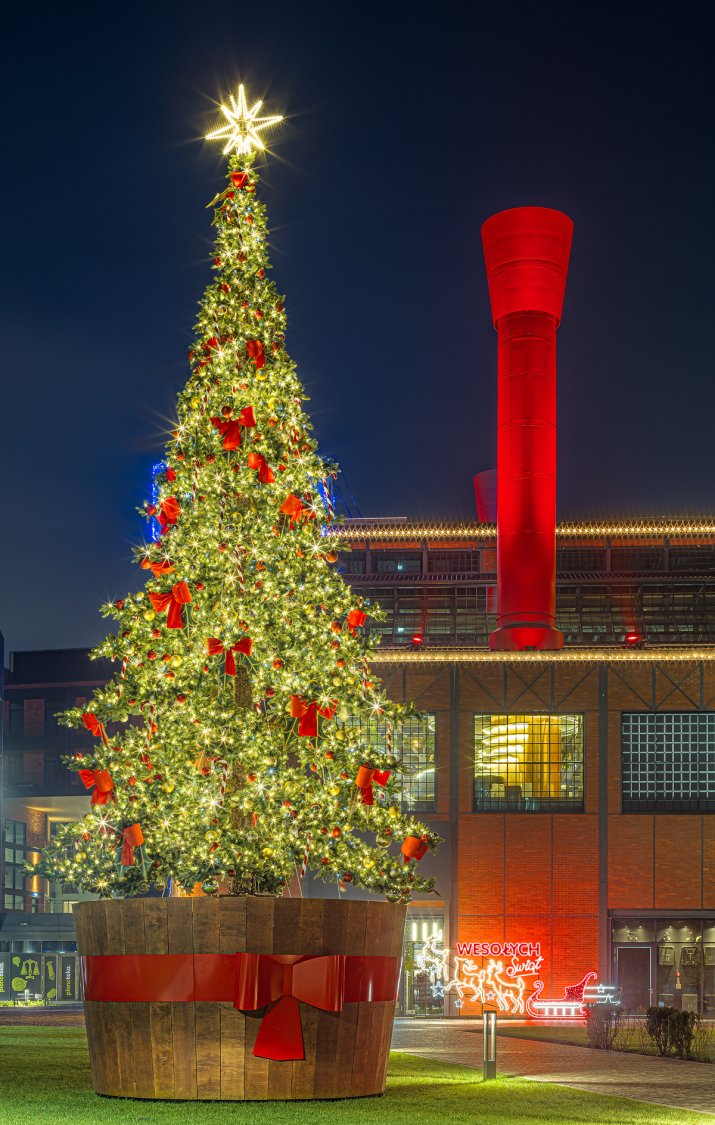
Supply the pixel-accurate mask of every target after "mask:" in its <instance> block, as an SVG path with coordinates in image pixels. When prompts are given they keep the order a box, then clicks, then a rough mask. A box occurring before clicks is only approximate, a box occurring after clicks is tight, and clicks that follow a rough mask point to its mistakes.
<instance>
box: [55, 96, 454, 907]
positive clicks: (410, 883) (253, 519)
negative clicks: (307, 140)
mask: <svg viewBox="0 0 715 1125" xmlns="http://www.w3.org/2000/svg"><path fill="white" fill-rule="evenodd" d="M259 110H260V103H257V105H254V106H253V107H251V108H250V109H249V108H248V106H247V103H246V101H245V96H244V92H243V87H241V88H240V89H239V93H238V98H237V99H236V100H234V99H231V104H230V107H229V108H225V109H224V114H225V116H226V118H227V124H226V125H225V126H224V127H223V128H222V129H220V130H217V131H216V133H215V134H214V135H215V136H221V137H223V138H224V139H225V140H226V141H227V144H226V148H225V149H224V152H227V153H229V154H230V155H229V160H228V176H227V180H228V182H227V186H226V188H225V190H223V191H222V192H221V193H220V194H219V195H217V196H216V198H215V199H214V200H213V202H212V204H211V205H210V206H212V207H213V214H214V217H213V224H214V226H215V227H216V240H215V248H214V258H213V266H214V277H213V280H212V281H211V283H210V284H209V285H208V287H207V289H206V292H205V294H204V297H203V300H202V302H201V306H200V313H199V320H198V324H197V326H196V338H195V342H194V344H193V346H192V347H191V349H190V351H189V363H190V375H189V378H188V382H187V384H186V386H185V388H184V389H183V390H182V391H181V393H180V394H179V396H178V400H177V422H176V426H175V429H174V430H173V432H172V435H171V440H170V441H169V442H168V445H167V448H166V454H165V466H166V467H165V469H164V470H163V472H162V473H161V474H160V476H159V477H158V495H157V498H156V502H155V503H153V504H149V505H147V507H146V510H145V514H146V518H147V520H148V521H149V524H150V526H151V524H152V523H153V522H155V521H158V525H160V529H161V534H160V535H159V536H158V538H157V539H156V540H153V541H152V540H151V539H150V538H148V541H147V542H146V543H145V544H143V545H142V546H141V547H140V548H138V549H137V552H136V561H137V563H138V565H139V567H141V568H142V570H143V571H145V573H146V586H145V589H141V590H139V591H138V592H136V593H130V594H127V595H126V596H125V597H124V598H120V599H119V600H118V601H116V602H113V603H110V604H109V605H107V606H105V607H104V612H105V614H106V615H107V616H111V617H114V618H115V619H116V621H117V631H116V633H113V634H111V635H110V636H109V637H107V639H106V640H105V641H103V642H102V643H101V644H100V645H99V646H98V647H97V648H96V650H95V651H94V654H93V655H94V656H95V657H109V658H110V659H111V660H113V661H115V663H116V665H117V672H116V674H115V676H114V677H113V679H112V680H111V682H110V683H109V684H108V685H107V686H106V687H105V688H103V689H101V690H99V691H97V692H96V693H95V695H94V698H93V699H92V702H91V704H90V705H89V707H88V709H87V710H86V711H83V710H82V709H75V710H72V711H69V712H67V713H66V714H65V715H64V716H63V721H64V722H65V723H66V724H67V725H68V726H73V727H82V728H88V729H89V730H90V731H91V732H92V734H93V735H94V736H95V742H94V746H93V748H92V749H91V750H88V751H86V752H84V753H77V754H74V755H73V757H72V758H71V759H70V760H69V761H68V765H69V767H70V768H71V769H74V770H77V771H79V773H80V776H81V778H82V780H83V782H84V784H85V785H86V786H87V788H88V790H90V791H91V794H88V803H89V811H88V813H87V815H86V816H85V817H84V819H83V820H82V821H81V822H80V823H79V824H71V825H67V826H65V827H64V828H63V829H62V830H61V831H60V832H59V833H58V834H57V836H56V837H55V840H54V841H53V844H52V845H51V847H50V848H48V850H47V852H46V853H45V856H44V858H43V860H42V863H41V865H40V866H39V868H38V869H36V870H39V871H41V872H43V873H45V874H47V875H49V876H50V877H51V878H54V879H59V880H61V881H63V882H67V883H72V884H75V885H77V886H80V887H81V888H83V889H85V890H89V891H94V892H98V893H99V894H101V895H127V894H135V893H141V892H143V891H146V890H147V889H148V888H149V887H151V886H153V887H157V886H158V887H162V886H167V885H168V883H169V880H171V881H172V884H173V888H174V891H175V893H176V890H177V888H179V887H181V888H185V889H187V890H191V889H192V888H195V887H196V889H197V890H198V886H200V888H201V889H202V890H203V892H204V893H215V892H216V891H218V890H221V891H226V890H230V891H231V892H232V893H235V894H274V895H280V894H282V893H283V891H284V888H285V887H286V885H287V884H288V883H289V882H290V880H291V878H292V877H293V876H294V874H295V872H296V871H298V872H299V873H300V874H304V873H305V870H306V869H307V868H308V867H309V868H311V869H312V870H313V871H314V872H315V873H316V874H318V875H319V876H320V877H322V878H325V879H331V880H333V881H337V883H338V885H339V887H341V888H344V887H345V885H346V884H349V883H352V884H353V885H361V886H363V887H366V888H367V889H368V890H370V891H372V892H376V893H378V894H382V895H384V896H385V897H387V898H388V899H389V900H391V901H408V900H409V899H410V897H411V894H412V892H413V891H414V890H416V889H419V890H429V889H431V881H430V880H425V879H424V878H422V877H420V875H419V874H418V867H417V865H418V863H419V860H420V859H421V858H422V856H423V855H424V853H425V851H426V850H427V848H429V847H433V846H435V845H436V843H437V842H438V841H437V837H435V836H434V835H431V834H430V832H429V830H428V829H427V828H426V827H425V826H424V825H423V824H420V823H418V822H417V821H415V820H414V819H413V818H412V817H411V816H407V815H405V814H403V812H402V811H401V807H400V790H401V785H402V777H401V769H400V761H399V760H398V758H397V757H396V756H395V754H394V753H393V750H392V746H393V735H394V734H395V733H396V731H397V729H398V727H399V724H400V722H401V720H402V719H403V718H404V717H405V715H406V713H407V709H406V708H404V707H401V706H400V705H398V704H396V703H394V702H392V701H391V700H388V699H387V698H386V696H385V694H384V692H383V691H382V690H381V687H380V683H379V681H378V679H377V678H376V677H375V675H374V674H373V673H372V672H371V671H369V669H368V662H367V661H368V657H369V655H370V653H371V651H372V649H373V645H374V642H373V641H372V640H371V639H369V638H366V637H365V635H364V629H363V626H364V624H365V621H366V614H367V613H368V612H369V607H368V606H366V605H364V604H363V603H362V601H361V599H360V598H358V597H356V596H355V594H354V593H353V592H352V591H351V590H350V588H349V587H348V586H346V585H345V584H344V583H343V582H342V580H341V578H340V577H339V575H337V574H336V573H335V571H334V569H332V568H331V567H332V564H333V563H334V562H335V561H336V558H337V555H336V553H335V551H334V550H333V548H332V539H331V537H330V536H326V530H327V527H328V526H329V525H330V524H331V523H332V518H331V515H332V514H331V512H330V506H329V501H328V500H327V493H326V490H325V487H324V483H323V482H324V481H325V478H326V475H327V474H328V473H329V472H331V471H333V467H330V466H326V464H325V462H324V461H323V460H322V459H321V457H320V456H319V454H318V452H317V450H316V443H315V441H314V440H313V439H312V438H311V436H310V431H311V425H310V421H309V419H308V417H307V415H306V414H305V412H304V410H303V407H302V403H303V402H304V401H305V394H304V391H303V387H302V386H301V383H300V381H299V379H298V377H297V375H296V371H295V366H294V364H293V363H292V361H291V360H290V358H289V357H288V354H287V353H286V350H285V346H284V339H285V335H284V334H285V325H286V316H285V308H284V301H283V298H282V297H281V296H280V294H278V293H277V292H276V288H275V286H274V284H273V282H272V281H271V280H270V279H269V277H268V271H269V269H270V265H269V262H268V240H267V228H266V216H265V208H264V206H263V204H262V203H261V202H260V201H259V200H258V198H257V195H256V188H257V183H258V176H257V174H256V170H255V167H254V158H255V151H254V150H255V149H262V148H263V145H262V143H261V140H260V132H261V131H262V130H263V129H264V128H266V127H267V126H268V125H272V124H273V123H274V122H275V121H276V120H278V119H277V118H260V117H259V116H258V112H259ZM378 730H379V731H381V732H383V734H384V737H379V738H378V737H376V732H377V731H378ZM197 885H198V886H197Z"/></svg>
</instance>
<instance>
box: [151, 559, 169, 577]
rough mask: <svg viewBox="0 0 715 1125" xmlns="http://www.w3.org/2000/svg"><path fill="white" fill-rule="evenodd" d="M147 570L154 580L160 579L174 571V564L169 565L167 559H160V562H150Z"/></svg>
mask: <svg viewBox="0 0 715 1125" xmlns="http://www.w3.org/2000/svg"><path fill="white" fill-rule="evenodd" d="M149 570H150V571H151V572H152V574H153V575H154V577H155V578H161V577H162V576H163V575H164V574H171V573H172V571H173V570H174V564H173V563H170V562H169V561H168V559H162V561H161V562H150V563H149Z"/></svg>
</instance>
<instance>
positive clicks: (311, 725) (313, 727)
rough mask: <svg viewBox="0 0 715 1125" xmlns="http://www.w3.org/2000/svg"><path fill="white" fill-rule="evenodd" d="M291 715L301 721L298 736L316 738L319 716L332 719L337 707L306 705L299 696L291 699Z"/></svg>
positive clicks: (315, 704) (292, 696)
mask: <svg viewBox="0 0 715 1125" xmlns="http://www.w3.org/2000/svg"><path fill="white" fill-rule="evenodd" d="M290 714H291V718H292V719H300V722H299V723H298V734H299V735H302V736H303V737H304V738H316V737H317V735H318V715H322V716H323V718H324V719H332V717H333V715H334V714H335V705H333V706H332V707H318V704H317V703H305V702H304V701H303V700H302V699H301V697H300V696H299V695H291V697H290Z"/></svg>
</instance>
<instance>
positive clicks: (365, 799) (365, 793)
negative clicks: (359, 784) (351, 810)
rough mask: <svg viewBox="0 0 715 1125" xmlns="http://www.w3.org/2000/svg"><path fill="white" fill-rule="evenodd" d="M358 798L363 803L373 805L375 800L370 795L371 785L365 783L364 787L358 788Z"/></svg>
mask: <svg viewBox="0 0 715 1125" xmlns="http://www.w3.org/2000/svg"><path fill="white" fill-rule="evenodd" d="M360 800H361V801H362V803H363V805H374V804H375V800H374V798H373V795H372V785H366V786H365V788H364V789H361V790H360Z"/></svg>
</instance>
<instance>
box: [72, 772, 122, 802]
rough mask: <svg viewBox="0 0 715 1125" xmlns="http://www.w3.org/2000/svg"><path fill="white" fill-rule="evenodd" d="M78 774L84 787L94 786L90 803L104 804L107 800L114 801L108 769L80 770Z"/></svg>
mask: <svg viewBox="0 0 715 1125" xmlns="http://www.w3.org/2000/svg"><path fill="white" fill-rule="evenodd" d="M79 776H80V777H81V779H82V784H83V785H84V787H85V789H91V788H92V786H94V792H93V793H92V801H91V804H93V805H106V804H107V802H108V801H110V800H111V801H114V799H115V798H114V782H113V781H112V775H111V774H110V772H109V770H80V771H79Z"/></svg>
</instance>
